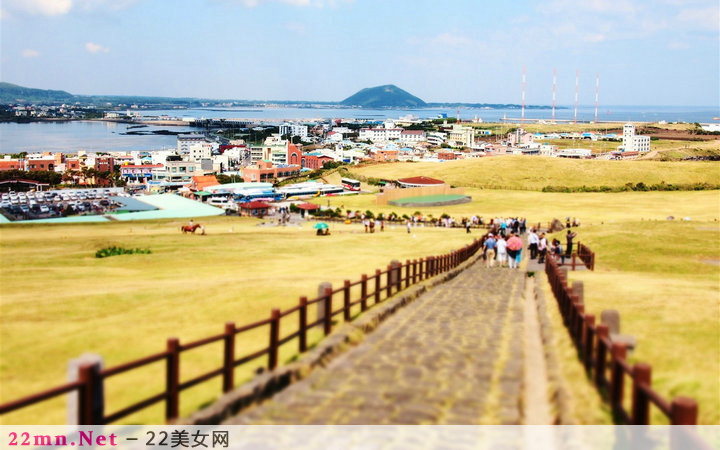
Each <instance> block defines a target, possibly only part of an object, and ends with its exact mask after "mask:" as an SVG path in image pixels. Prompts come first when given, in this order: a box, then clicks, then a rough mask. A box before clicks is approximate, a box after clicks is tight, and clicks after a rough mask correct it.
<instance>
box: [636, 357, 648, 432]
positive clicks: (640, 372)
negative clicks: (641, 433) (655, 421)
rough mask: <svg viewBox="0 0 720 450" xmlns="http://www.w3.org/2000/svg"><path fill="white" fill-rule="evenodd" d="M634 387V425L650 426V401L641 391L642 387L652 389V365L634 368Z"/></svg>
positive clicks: (638, 365) (641, 365) (643, 364)
mask: <svg viewBox="0 0 720 450" xmlns="http://www.w3.org/2000/svg"><path fill="white" fill-rule="evenodd" d="M632 372H633V377H632V378H633V385H632V424H633V425H649V424H650V399H649V398H648V397H647V395H645V394H644V393H643V391H642V390H641V389H640V386H641V385H643V384H644V385H647V387H650V383H651V375H652V368H651V367H650V364H646V363H636V364H635V365H634V366H633V371H632Z"/></svg>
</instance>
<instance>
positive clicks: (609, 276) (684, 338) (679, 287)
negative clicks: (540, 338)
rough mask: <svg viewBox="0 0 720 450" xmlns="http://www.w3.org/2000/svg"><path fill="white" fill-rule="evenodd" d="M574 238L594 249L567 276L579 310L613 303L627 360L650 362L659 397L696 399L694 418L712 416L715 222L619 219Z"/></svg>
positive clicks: (719, 402)
mask: <svg viewBox="0 0 720 450" xmlns="http://www.w3.org/2000/svg"><path fill="white" fill-rule="evenodd" d="M560 234H562V233H560ZM560 234H559V235H558V237H559V238H561V236H560ZM578 238H579V239H580V240H581V241H582V242H585V243H587V244H588V245H589V246H590V248H592V249H593V250H594V251H595V252H596V254H597V261H596V271H595V272H574V273H573V272H571V275H570V278H571V280H573V279H574V280H582V281H583V282H584V283H585V298H586V300H585V302H586V310H587V311H590V312H593V313H594V314H596V316H598V317H599V315H600V312H601V311H602V310H604V309H617V310H618V311H619V312H620V317H621V331H622V333H624V334H630V335H633V336H635V337H636V338H637V340H638V347H637V349H636V350H635V351H634V352H633V354H632V355H631V358H630V361H631V363H632V362H639V361H642V362H647V363H650V364H651V365H652V367H653V375H652V379H653V387H654V388H655V389H656V390H657V391H658V392H659V393H660V394H661V395H663V396H664V397H665V398H666V399H672V398H673V397H674V396H677V395H683V396H689V397H693V398H695V399H697V400H698V403H699V405H700V417H699V421H700V423H703V424H717V423H718V422H720V378H719V377H718V374H720V345H719V343H720V266H718V265H717V264H718V262H720V227H719V226H718V225H717V223H716V222H712V223H692V222H658V223H650V222H634V223H633V222H627V223H622V224H613V225H605V226H593V227H587V228H586V227H582V228H580V229H579V236H578ZM713 262H714V263H713ZM652 414H653V418H652V420H653V423H664V419H663V417H662V415H661V413H660V412H659V411H658V410H657V409H653V413H652Z"/></svg>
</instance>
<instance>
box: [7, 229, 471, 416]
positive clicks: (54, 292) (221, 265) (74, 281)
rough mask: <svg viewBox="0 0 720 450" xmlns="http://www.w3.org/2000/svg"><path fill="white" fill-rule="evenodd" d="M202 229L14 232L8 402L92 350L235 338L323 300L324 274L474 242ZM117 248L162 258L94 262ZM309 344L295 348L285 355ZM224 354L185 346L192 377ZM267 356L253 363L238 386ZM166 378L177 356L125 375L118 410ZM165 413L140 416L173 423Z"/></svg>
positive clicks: (39, 410) (355, 273)
mask: <svg viewBox="0 0 720 450" xmlns="http://www.w3.org/2000/svg"><path fill="white" fill-rule="evenodd" d="M202 223H203V224H205V225H206V229H207V233H208V235H207V236H193V235H182V234H181V233H180V232H179V227H180V224H181V223H180V222H179V221H148V222H135V223H122V222H119V223H110V224H81V225H42V226H41V225H34V226H17V225H12V226H3V227H0V236H1V238H2V239H1V240H0V270H1V272H0V273H1V275H2V280H3V282H2V291H1V294H2V295H1V298H2V315H1V317H0V342H1V343H2V351H1V352H0V386H2V391H1V392H0V402H4V401H9V400H13V399H16V398H19V397H22V396H24V395H28V394H31V393H34V392H37V391H40V390H43V389H46V388H49V387H52V386H55V385H58V384H61V383H63V382H64V381H65V377H66V375H65V372H66V364H67V361H68V360H69V359H71V358H75V357H77V356H79V355H80V354H81V353H84V352H92V353H98V354H100V355H102V356H103V358H104V360H105V364H106V367H107V366H113V365H116V364H120V363H124V362H127V361H130V360H133V359H136V358H139V357H142V356H147V355H150V354H153V353H156V352H160V351H162V350H164V348H165V341H166V339H167V338H168V337H171V336H177V337H178V338H179V339H180V342H181V343H182V342H188V341H191V340H195V339H199V338H203V337H207V336H211V335H214V334H219V333H221V332H222V330H223V327H224V323H225V322H226V321H235V322H236V324H237V325H242V324H245V323H250V322H254V321H257V320H261V319H265V318H267V317H268V316H269V314H270V310H271V308H273V307H279V308H282V309H286V308H288V307H291V306H294V305H296V304H297V301H298V297H299V296H300V295H308V296H309V297H314V295H315V294H316V293H317V284H318V283H320V282H323V281H330V282H332V283H333V285H336V286H337V285H338V284H339V283H341V282H342V280H343V279H344V278H350V279H351V280H352V281H355V280H356V279H359V278H360V275H361V274H362V273H371V272H373V271H374V270H375V269H376V268H384V267H385V266H386V265H387V264H388V263H389V261H390V260H391V259H393V258H397V259H400V260H402V261H404V260H405V259H408V258H418V257H424V256H427V255H432V254H436V253H438V252H443V251H447V250H449V249H452V248H458V247H461V246H462V245H465V244H466V243H467V242H468V237H467V236H465V235H464V233H462V232H460V231H457V232H456V231H447V230H435V229H419V230H417V232H416V233H414V235H412V236H408V234H407V233H405V230H403V229H399V228H398V229H397V230H391V229H388V230H387V231H386V232H384V233H376V234H373V235H366V234H364V233H361V232H360V228H359V227H358V226H347V225H342V226H335V225H331V229H332V232H333V234H332V235H331V236H329V237H317V236H315V234H314V231H313V230H312V228H311V225H310V224H305V225H304V226H303V227H302V229H298V228H297V227H288V228H264V227H263V228H259V227H257V226H256V224H257V223H258V222H257V221H255V220H254V219H237V218H226V217H217V218H208V219H203V220H202ZM231 230H232V232H231ZM112 244H115V245H119V246H123V247H132V248H135V247H140V248H150V249H151V250H152V254H149V255H123V256H114V257H110V258H104V259H96V258H94V253H95V251H96V250H97V249H99V248H102V247H105V246H107V245H112ZM353 295H355V294H353ZM312 314H314V309H313V310H312ZM313 317H314V315H311V319H312V318H313ZM296 323H297V316H296V315H291V316H288V319H287V321H284V322H283V323H282V324H281V332H282V333H283V335H285V334H287V333H290V332H292V331H294V330H295V329H296V328H295V326H296ZM317 337H318V336H317V335H316V336H315V338H317ZM267 339H268V333H267V329H260V330H258V332H255V333H249V334H242V335H238V339H237V343H236V348H237V352H238V353H237V356H238V357H239V356H240V355H243V354H246V353H249V352H251V351H253V350H257V349H260V348H262V347H265V346H266V345H267ZM295 349H296V344H288V345H287V346H284V347H283V352H282V354H281V360H287V359H288V358H291V357H292V356H293V354H295ZM221 357H222V348H221V343H218V344H213V345H210V346H208V347H204V348H201V349H197V350H193V351H190V352H188V353H187V354H183V357H182V363H181V367H182V370H181V373H182V379H183V380H187V379H189V378H191V377H193V376H197V375H199V374H201V373H203V372H206V371H209V370H212V369H215V368H217V367H220V365H221V361H222V359H221ZM264 363H265V362H264V360H263V359H261V360H258V362H257V364H249V365H248V366H247V367H244V369H243V370H242V371H240V373H238V374H237V379H238V381H240V380H242V379H247V378H248V377H249V376H250V375H251V372H252V371H253V370H254V369H255V368H256V367H257V366H261V365H263V364H264ZM163 386H164V365H163V363H157V364H154V365H153V366H150V367H148V368H146V369H142V370H138V371H134V372H130V373H128V374H127V375H120V376H118V377H116V378H111V379H110V381H109V383H108V385H107V395H108V408H107V410H106V412H107V413H110V412H114V411H116V410H118V409H120V408H121V407H123V406H126V405H129V404H130V403H133V402H135V401H138V400H140V399H143V398H145V397H148V396H150V395H153V394H156V393H158V392H161V391H162V390H163V389H164V387H163ZM219 393H220V380H219V378H216V379H214V380H211V381H209V382H206V383H203V384H201V385H198V386H197V387H195V388H193V389H190V390H188V391H186V392H184V393H183V394H182V398H181V407H182V413H183V414H188V413H190V412H192V411H193V410H195V409H197V408H198V407H199V406H200V405H202V404H205V403H207V402H209V401H211V400H213V399H214V398H216V397H217V395H218V394H219ZM162 408H163V407H162V405H160V406H157V407H154V408H151V409H148V410H146V411H144V412H141V413H138V414H135V415H134V416H130V417H128V420H127V422H134V423H138V422H139V423H160V422H162V420H163V413H162V411H163V409H162ZM64 410H65V407H64V399H63V398H60V399H59V400H56V401H53V402H49V403H44V404H40V405H38V406H35V407H30V408H27V409H25V410H22V411H20V412H18V413H14V414H10V415H7V416H3V418H2V421H3V423H7V424H19V423H26V424H27V423H37V424H40V423H45V424H53V423H55V424H58V423H63V422H64V419H65V416H64V414H65V411H64Z"/></svg>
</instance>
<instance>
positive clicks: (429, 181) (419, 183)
mask: <svg viewBox="0 0 720 450" xmlns="http://www.w3.org/2000/svg"><path fill="white" fill-rule="evenodd" d="M397 182H398V184H399V185H400V187H403V188H414V187H428V186H440V185H443V184H445V182H444V181H442V180H438V179H435V178H430V177H423V176H419V177H409V178H401V179H399V180H397Z"/></svg>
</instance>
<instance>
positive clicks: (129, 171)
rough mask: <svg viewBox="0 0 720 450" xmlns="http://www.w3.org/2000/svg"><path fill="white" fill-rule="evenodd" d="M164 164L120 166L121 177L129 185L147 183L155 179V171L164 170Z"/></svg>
mask: <svg viewBox="0 0 720 450" xmlns="http://www.w3.org/2000/svg"><path fill="white" fill-rule="evenodd" d="M162 167H163V165H162V164H137V165H136V164H126V165H124V166H120V177H121V178H122V179H123V180H125V181H126V182H128V183H142V184H144V183H147V182H148V181H150V180H152V179H153V171H154V170H156V169H162Z"/></svg>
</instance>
